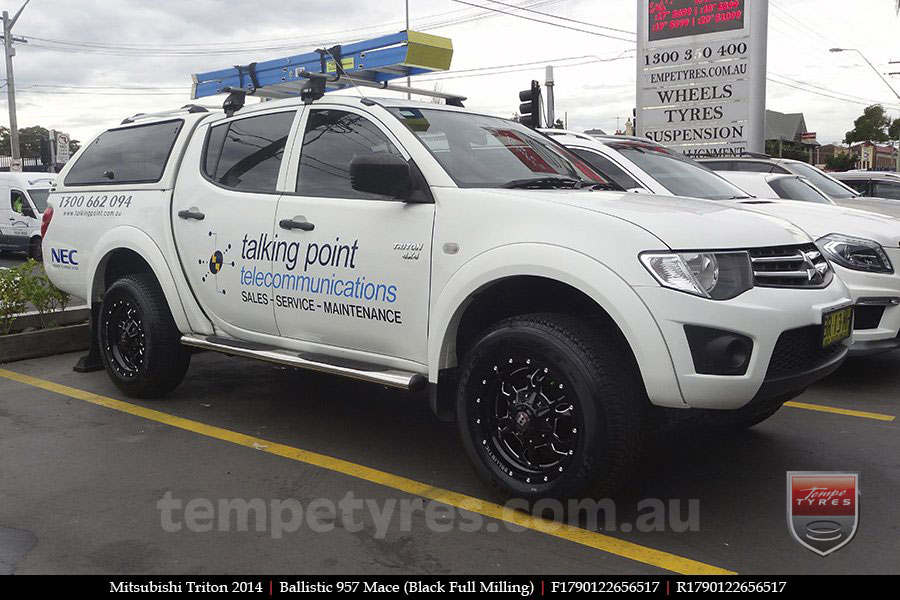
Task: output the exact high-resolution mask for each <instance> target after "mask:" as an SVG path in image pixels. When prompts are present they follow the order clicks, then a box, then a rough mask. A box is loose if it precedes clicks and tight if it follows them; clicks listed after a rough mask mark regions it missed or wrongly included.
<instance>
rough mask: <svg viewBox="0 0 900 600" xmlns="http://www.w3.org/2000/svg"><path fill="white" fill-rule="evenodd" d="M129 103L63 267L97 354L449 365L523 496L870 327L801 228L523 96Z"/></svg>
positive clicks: (435, 376) (736, 420)
mask: <svg viewBox="0 0 900 600" xmlns="http://www.w3.org/2000/svg"><path fill="white" fill-rule="evenodd" d="M126 121H127V122H125V123H123V124H122V125H120V126H116V127H113V128H111V129H109V130H107V131H105V132H103V133H101V134H100V135H99V136H98V137H97V138H96V139H94V140H93V141H92V142H91V143H89V144H86V145H85V146H84V148H83V149H82V150H81V151H80V152H79V153H78V154H77V155H76V156H75V157H74V158H73V160H71V161H70V162H69V164H67V166H66V168H65V169H64V170H63V172H62V173H61V174H60V175H59V179H58V183H57V187H56V189H55V190H54V192H53V193H52V195H51V196H50V206H51V208H52V211H48V213H47V214H45V218H44V228H45V237H44V249H45V251H46V253H47V255H50V253H51V251H56V252H57V254H58V252H59V251H60V250H62V251H65V252H67V253H71V252H77V256H78V257H79V258H80V260H79V262H78V265H77V266H76V267H73V266H72V265H57V264H55V263H51V265H50V268H49V269H48V271H49V274H50V277H51V279H52V280H53V282H54V283H55V284H56V285H57V286H59V287H60V288H62V289H64V290H66V291H68V292H70V293H72V294H74V295H77V296H82V297H86V298H88V299H89V301H90V303H91V307H92V309H93V311H94V330H95V335H94V342H95V348H94V349H93V350H92V355H88V357H86V358H85V359H84V360H83V362H82V363H81V364H80V367H79V368H81V369H83V370H87V369H90V368H92V367H94V366H96V364H97V361H100V362H102V366H103V367H105V369H106V371H107V372H108V374H109V376H110V378H111V379H112V381H113V382H114V383H115V384H116V385H117V386H118V387H119V388H121V389H122V390H124V392H126V393H127V394H130V395H134V396H138V397H156V396H161V395H163V394H166V393H168V392H170V391H172V390H173V389H174V388H175V387H176V386H177V385H178V384H179V383H180V381H181V380H182V378H183V377H184V376H185V372H186V370H187V368H188V363H189V361H190V358H191V351H192V349H196V348H199V349H206V350H215V351H219V352H223V353H225V354H228V355H237V356H243V357H250V358H256V359H261V360H265V361H272V362H275V363H279V364H282V365H290V366H296V367H301V368H308V369H314V370H318V371H324V372H326V373H333V374H338V375H345V376H349V377H353V378H356V379H360V380H364V381H369V382H374V383H378V384H383V385H387V386H393V387H397V388H403V389H409V390H420V389H424V388H426V387H428V388H429V390H430V401H431V404H432V407H433V409H434V410H435V412H436V413H437V414H438V415H439V416H440V417H442V418H455V419H456V421H457V423H458V428H459V433H460V436H461V439H462V442H463V445H464V447H465V448H466V451H467V454H468V456H469V458H470V459H471V462H472V464H473V465H474V468H475V469H476V471H477V472H478V474H479V476H480V477H481V478H482V479H483V480H484V481H485V482H486V483H487V484H488V485H489V486H490V487H492V488H493V489H494V490H495V491H496V492H497V493H498V494H499V495H500V496H502V497H507V498H508V497H519V498H525V499H532V500H533V499H537V498H544V497H557V498H573V497H585V496H586V495H594V496H599V495H606V494H610V493H612V492H613V491H614V490H615V489H616V487H617V486H618V485H619V484H621V483H622V482H623V481H624V480H625V479H626V478H627V477H628V475H629V474H630V472H631V471H632V469H633V467H634V466H635V463H636V461H637V460H638V457H639V456H640V452H641V448H642V444H643V442H644V440H645V439H646V437H647V435H648V434H649V433H650V431H651V425H652V424H653V423H656V422H658V421H659V417H663V416H665V417H673V418H678V417H679V416H680V417H681V418H692V419H694V420H695V421H696V422H702V423H709V424H713V425H716V424H724V425H728V426H737V427H746V426H750V425H752V424H755V423H757V422H759V421H761V420H763V419H765V418H767V417H768V416H770V415H771V414H773V413H774V412H775V411H777V410H778V409H779V408H780V407H781V405H782V404H783V403H784V402H785V401H786V400H787V399H789V398H791V397H793V396H795V395H797V394H798V393H800V392H801V391H802V390H803V389H805V388H806V387H807V386H809V385H810V384H811V383H813V382H814V381H816V380H818V379H820V378H822V377H824V376H826V375H828V374H829V373H831V372H833V371H834V370H835V369H836V368H837V367H838V366H839V365H840V364H841V362H842V361H843V360H844V358H845V356H846V354H847V351H848V346H849V344H850V342H851V337H850V336H851V328H850V324H851V319H852V313H851V310H850V306H851V297H850V294H849V292H848V290H847V288H846V287H845V286H844V284H843V283H842V282H841V281H840V280H839V279H838V278H836V277H834V273H833V270H832V268H831V266H830V264H829V262H828V261H827V260H826V259H825V258H824V257H823V256H822V254H821V253H820V252H819V251H818V250H817V249H816V247H815V245H814V243H813V240H812V239H810V237H809V236H808V235H807V234H806V233H804V232H803V231H802V230H800V229H799V228H797V227H795V226H793V225H791V224H790V223H787V222H785V221H782V220H780V219H776V218H772V217H769V216H765V215H761V214H757V213H755V212H751V211H747V210H742V209H740V208H738V207H736V206H728V205H722V204H717V203H714V202H708V201H702V200H693V199H674V200H673V199H672V198H668V197H664V198H663V197H656V196H653V195H642V196H636V195H634V194H630V193H624V192H621V191H608V190H605V189H604V188H606V187H608V186H607V185H606V184H604V183H602V181H603V180H602V179H601V178H600V177H599V175H597V174H596V173H595V172H594V171H593V170H591V169H590V167H588V166H587V165H586V164H585V163H584V162H582V161H581V160H579V159H578V158H577V157H575V156H574V155H573V154H572V153H570V152H569V151H567V150H566V149H565V148H564V147H563V146H561V145H559V144H557V143H556V142H554V141H553V140H551V139H550V138H548V137H546V136H544V135H542V134H540V133H536V132H534V131H532V130H530V129H528V128H526V127H524V126H523V125H520V124H518V123H515V122H512V121H509V120H505V119H500V118H496V117H491V116H486V115H482V114H478V113H475V112H471V111H467V110H465V109H463V108H459V107H455V106H448V105H438V104H432V103H421V102H414V101H406V100H400V99H376V98H365V97H363V98H360V97H354V96H335V95H329V96H325V97H324V98H321V99H318V100H315V101H308V102H302V101H301V100H300V99H295V98H289V99H284V100H276V101H271V102H263V103H259V104H254V105H252V106H247V107H245V108H243V109H241V110H238V111H237V112H234V113H233V114H232V115H231V116H228V115H226V114H222V113H219V112H215V113H212V112H207V111H206V110H205V109H202V108H200V107H195V106H189V107H186V108H184V109H182V110H181V111H175V112H172V113H170V114H167V115H161V116H154V117H145V118H133V119H128V120H126ZM795 256H802V257H803V260H802V263H803V269H804V273H805V276H804V277H803V278H802V279H796V278H792V277H779V276H777V273H778V272H779V271H781V270H782V269H784V268H786V267H787V266H789V265H791V264H792V261H794V257H795ZM95 359H96V360H95Z"/></svg>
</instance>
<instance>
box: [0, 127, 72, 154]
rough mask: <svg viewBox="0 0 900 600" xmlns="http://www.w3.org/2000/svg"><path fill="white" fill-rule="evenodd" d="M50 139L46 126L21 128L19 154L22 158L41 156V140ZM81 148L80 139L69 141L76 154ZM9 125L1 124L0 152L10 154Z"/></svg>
mask: <svg viewBox="0 0 900 600" xmlns="http://www.w3.org/2000/svg"><path fill="white" fill-rule="evenodd" d="M46 139H50V131H49V130H48V129H47V128H46V127H41V126H40V125H34V126H32V127H23V128H20V129H19V155H20V156H21V157H22V158H40V157H41V141H42V140H46ZM79 148H81V142H79V141H78V140H70V141H69V152H70V153H71V154H75V153H76V152H77V151H78V149H79ZM9 150H10V141H9V127H4V126H3V125H0V154H2V155H9Z"/></svg>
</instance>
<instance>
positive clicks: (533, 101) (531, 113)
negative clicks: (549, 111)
mask: <svg viewBox="0 0 900 600" xmlns="http://www.w3.org/2000/svg"><path fill="white" fill-rule="evenodd" d="M519 100H521V101H522V104H520V105H519V115H520V116H519V122H520V123H522V124H523V125H527V126H528V127H531V128H533V129H537V128H538V127H540V126H541V84H540V83H538V82H537V81H536V80H532V81H531V89H527V90H522V91H521V92H519Z"/></svg>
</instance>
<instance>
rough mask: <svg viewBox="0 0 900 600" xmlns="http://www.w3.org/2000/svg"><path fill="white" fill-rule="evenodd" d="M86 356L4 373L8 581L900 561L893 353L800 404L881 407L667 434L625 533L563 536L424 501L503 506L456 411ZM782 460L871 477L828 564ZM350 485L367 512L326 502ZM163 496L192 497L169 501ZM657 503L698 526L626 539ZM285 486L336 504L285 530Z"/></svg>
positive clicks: (195, 367) (893, 566) (799, 411)
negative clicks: (453, 415)
mask: <svg viewBox="0 0 900 600" xmlns="http://www.w3.org/2000/svg"><path fill="white" fill-rule="evenodd" d="M75 359H76V356H75V355H62V356H57V357H51V358H45V359H37V360H29V361H21V362H17V363H11V364H8V365H3V366H2V368H3V369H7V371H0V465H2V466H0V573H3V572H14V573H17V574H27V573H95V572H99V573H171V574H209V573H231V574H241V573H246V574H253V573H261V574H265V573H282V574H283V573H323V574H328V573H345V574H381V573H435V574H479V573H486V574H665V573H667V572H670V571H673V570H682V571H688V572H692V571H696V570H703V569H704V568H706V567H709V568H719V569H725V570H729V571H734V572H738V573H740V574H785V573H791V574H793V573H817V574H831V573H893V574H897V573H900V535H898V533H900V532H898V524H900V502H898V501H897V499H898V498H900V452H898V446H900V436H898V422H897V421H896V420H893V421H891V420H882V419H887V418H889V417H896V416H900V401H898V398H897V390H898V389H900V353H896V354H895V355H888V356H882V357H873V358H869V359H867V360H865V361H857V362H852V363H849V364H848V365H846V366H845V367H843V368H842V369H841V370H840V371H839V372H838V373H836V374H835V375H833V376H832V377H831V378H829V379H828V380H826V381H824V382H821V383H820V384H818V385H816V386H815V387H814V388H813V389H811V390H810V391H808V392H807V393H806V394H805V395H804V396H802V397H800V398H798V401H800V402H803V403H809V404H814V405H819V406H827V407H838V408H843V409H850V410H855V411H867V412H870V413H876V414H875V415H868V416H866V415H856V414H852V415H850V414H837V413H830V412H821V411H819V410H809V409H807V408H793V407H790V408H788V407H786V408H784V409H782V411H781V412H780V413H779V414H777V415H776V416H775V417H773V418H772V419H770V420H769V421H767V422H766V423H764V424H762V425H760V426H758V427H756V428H754V429H753V430H750V431H747V432H744V433H741V434H734V435H718V436H700V435H697V434H695V433H690V434H687V433H684V432H670V433H668V434H666V435H665V436H663V437H661V438H658V439H656V440H654V442H653V443H652V445H651V447H650V448H649V449H648V452H647V457H646V459H645V461H644V464H643V465H642V467H641V469H640V471H639V473H638V474H637V476H636V478H635V481H634V483H633V485H631V486H630V487H629V488H628V489H627V490H626V491H625V492H624V493H622V494H621V495H620V496H619V497H617V498H616V499H615V500H616V511H617V512H616V515H615V520H614V525H615V530H614V531H612V530H606V531H599V532H598V533H585V532H584V531H583V530H579V529H574V528H572V529H564V530H562V531H559V532H556V533H553V534H548V533H546V532H542V531H543V529H542V528H544V527H545V525H546V523H544V524H543V525H542V524H541V523H543V522H530V523H529V526H528V527H526V528H522V529H519V530H515V531H513V530H511V528H510V527H509V526H508V525H507V524H506V523H504V522H502V521H499V520H498V519H497V518H494V517H495V516H496V513H495V512H492V511H493V510H494V509H493V508H491V507H492V506H494V505H492V504H490V503H482V504H481V505H478V504H475V505H473V506H475V507H476V508H475V511H476V513H478V514H480V515H488V516H484V517H483V520H482V521H481V522H480V523H479V524H478V527H477V531H472V530H471V529H472V527H469V528H468V529H466V528H464V527H463V525H465V522H464V520H463V519H462V518H461V517H463V516H465V515H466V514H468V513H458V512H457V517H456V518H455V519H454V518H452V517H449V516H447V515H443V516H442V514H441V513H432V514H431V515H430V516H429V515H428V514H426V512H425V511H423V510H417V507H416V505H415V504H413V503H412V502H413V501H414V500H415V499H416V498H421V497H422V496H424V497H430V498H435V497H440V498H443V499H446V501H447V502H448V503H450V504H453V505H459V504H460V502H463V501H470V500H471V501H472V502H475V501H476V499H480V498H483V499H488V500H490V499H491V498H490V496H489V495H488V494H487V492H486V490H485V488H484V487H483V486H482V485H481V483H480V482H479V481H478V480H477V479H476V477H475V476H474V474H473V472H472V471H471V469H470V468H469V466H468V465H467V463H466V460H465V457H464V455H463V451H462V448H461V447H460V445H459V442H458V440H457V437H456V432H455V428H454V425H452V424H443V423H439V422H437V421H436V420H435V419H434V418H433V417H432V416H431V415H430V412H429V409H428V408H427V406H426V404H425V402H423V399H422V398H420V397H416V396H413V395H410V394H407V393H400V392H396V391H389V390H386V389H382V388H379V387H375V386H371V385H368V384H363V383H357V382H352V381H347V380H342V379H337V378H333V377H328V376H324V375H318V374H312V373H304V372H298V371H293V370H288V369H282V368H278V367H275V366H272V365H268V364H263V363H258V362H253V361H249V360H244V359H236V358H229V357H226V356H223V355H218V354H213V353H202V354H197V355H195V356H194V360H193V363H192V366H191V370H190V371H189V373H188V377H187V379H186V380H185V382H184V383H183V384H182V386H181V387H179V388H178V389H177V390H176V391H175V392H174V393H173V394H172V395H171V396H169V397H167V398H166V399H164V400H158V401H148V402H144V401H135V400H131V399H128V398H125V397H124V396H123V395H121V394H120V393H119V392H118V391H117V390H116V388H114V387H113V385H112V384H111V383H110V382H109V380H108V379H107V377H106V375H105V374H104V373H102V372H100V373H92V374H86V375H83V374H76V373H74V372H72V370H71V366H72V364H73V363H74V362H75ZM23 374H24V375H26V376H30V377H33V378H36V379H23V377H21V375H23ZM60 385H62V386H68V387H65V388H63V387H59V386H60ZM147 408H151V409H154V410H152V411H149V412H148V411H147V410H146V409H147ZM157 411H158V412H157ZM878 415H883V417H882V419H879V418H875V417H877V416H878ZM338 459H340V460H338ZM787 471H852V472H859V473H860V482H861V485H860V487H861V490H862V499H861V519H860V524H859V530H858V533H857V535H856V537H855V539H854V540H853V541H851V542H850V544H849V545H847V546H846V547H844V548H843V549H841V550H839V551H838V552H837V553H835V554H833V555H831V556H829V557H827V558H820V557H819V556H817V555H815V554H813V553H811V552H809V551H808V550H806V549H804V548H802V547H800V546H799V545H798V544H797V543H796V542H795V541H794V540H793V539H792V538H791V537H790V535H789V533H788V529H787V525H786V514H785V512H786V508H785V507H786V495H785V474H786V472H787ZM448 490H449V491H452V492H455V493H456V494H449V493H448V492H447V491H448ZM349 492H352V493H353V495H354V498H357V499H363V500H365V501H366V502H368V503H369V504H367V505H365V506H370V507H373V509H374V510H369V509H366V510H363V511H361V513H359V514H358V516H359V519H358V520H357V519H356V518H355V517H354V519H353V520H352V521H347V520H345V519H340V518H337V517H336V515H334V514H328V513H329V511H330V509H329V508H328V507H327V503H328V502H329V501H330V502H332V503H335V504H336V503H338V502H339V501H341V500H342V499H344V498H345V497H346V496H347V494H348V493H349ZM166 497H171V498H172V499H173V500H180V501H181V503H182V504H181V505H180V508H177V509H173V510H170V511H168V512H167V513H166V514H164V511H161V510H160V508H159V507H158V503H159V501H160V500H161V499H164V498H166ZM652 498H656V499H660V500H663V501H665V502H666V503H668V502H670V501H671V500H679V501H681V506H682V508H683V510H687V509H686V507H687V506H688V502H689V500H691V499H695V500H697V501H698V502H699V513H698V514H699V530H697V531H686V532H682V533H678V532H676V531H671V530H669V531H652V532H639V531H636V530H635V531H630V532H623V531H621V529H622V525H623V524H625V523H629V524H633V523H635V522H636V513H637V509H636V506H637V502H639V501H640V500H642V499H652ZM253 499H258V500H261V501H262V502H263V503H264V505H263V507H264V509H265V508H268V510H267V511H266V510H263V511H257V512H253V513H247V515H248V525H247V527H246V528H245V529H246V530H244V531H241V530H239V529H240V527H239V525H240V523H239V522H238V521H239V519H238V518H237V517H236V516H233V515H232V514H231V513H228V512H227V511H225V510H222V507H221V506H220V504H219V503H220V501H240V500H244V501H247V502H249V501H251V500H253ZM289 499H295V500H296V501H299V503H300V505H301V506H302V507H303V508H304V509H305V508H307V507H309V508H310V509H311V508H312V506H311V505H310V503H311V502H312V501H314V500H316V501H317V502H318V503H319V505H320V506H325V507H326V510H325V513H324V514H321V513H316V514H317V515H318V518H316V519H313V520H312V521H311V522H309V521H304V522H303V523H302V524H299V523H297V528H296V530H295V531H285V526H284V523H286V522H291V523H296V521H292V519H294V517H295V515H294V513H292V512H291V511H290V510H287V511H285V508H284V507H285V506H287V504H286V502H287V501H288V500H289ZM317 499H318V500H317ZM273 501H276V502H282V501H284V503H282V504H280V505H278V506H279V507H280V512H278V511H276V510H274V507H273V506H272V502H273ZM191 502H193V504H189V503H191ZM207 502H209V503H210V504H207ZM426 505H427V506H431V507H432V509H434V510H437V507H439V506H440V505H438V503H436V502H428V503H426ZM189 506H192V507H193V508H191V510H192V511H200V512H193V513H192V515H193V520H191V521H190V524H189V520H188V516H187V514H186V513H187V511H188V507H189ZM390 510H394V512H390ZM204 511H206V512H204ZM210 511H211V512H210ZM479 511H480V512H479ZM223 514H225V515H226V518H224V520H222V515H223ZM236 514H237V513H235V515H236ZM259 514H263V519H262V522H258V521H257V520H256V517H257V516H258V515H259ZM379 514H381V515H388V516H389V517H390V518H389V519H386V520H381V519H380V518H379V516H378V515H379ZM198 515H200V516H202V517H203V519H200V518H199V517H198ZM404 516H405V517H406V518H405V519H404ZM166 517H167V518H168V521H167V520H166ZM223 521H224V524H223ZM404 521H405V522H404ZM176 522H177V523H178V524H181V525H182V527H181V528H180V529H179V530H177V531H171V529H173V525H174V524H175V523H176ZM310 523H311V524H310ZM189 525H190V526H189ZM207 525H208V527H209V528H210V530H208V531H203V530H201V529H204V528H205V527H206V526H207ZM329 525H330V526H332V527H331V530H328V529H329V527H328V526H329ZM257 526H259V527H260V528H261V529H262V530H260V531H258V530H257ZM601 527H602V523H601ZM445 528H446V529H449V530H447V531H442V529H445ZM167 529H169V530H167ZM317 529H318V530H317ZM598 529H599V527H598ZM626 529H627V528H626ZM276 533H278V534H280V536H279V535H276ZM619 540H624V541H626V542H630V544H619V543H618V541H619ZM683 559H688V560H686V561H685V560H683Z"/></svg>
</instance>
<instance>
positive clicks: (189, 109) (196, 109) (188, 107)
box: [122, 104, 209, 125]
mask: <svg viewBox="0 0 900 600" xmlns="http://www.w3.org/2000/svg"><path fill="white" fill-rule="evenodd" d="M205 112H209V110H207V109H206V107H204V106H200V105H199V104H185V105H184V106H182V107H181V108H176V109H173V110H164V111H162V112H155V113H137V114H136V115H132V116H130V117H128V118H127V119H124V120H123V121H122V125H128V124H129V123H134V122H135V121H140V120H141V119H153V118H156V117H168V116H171V115H180V114H181V113H189V114H190V113H205Z"/></svg>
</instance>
